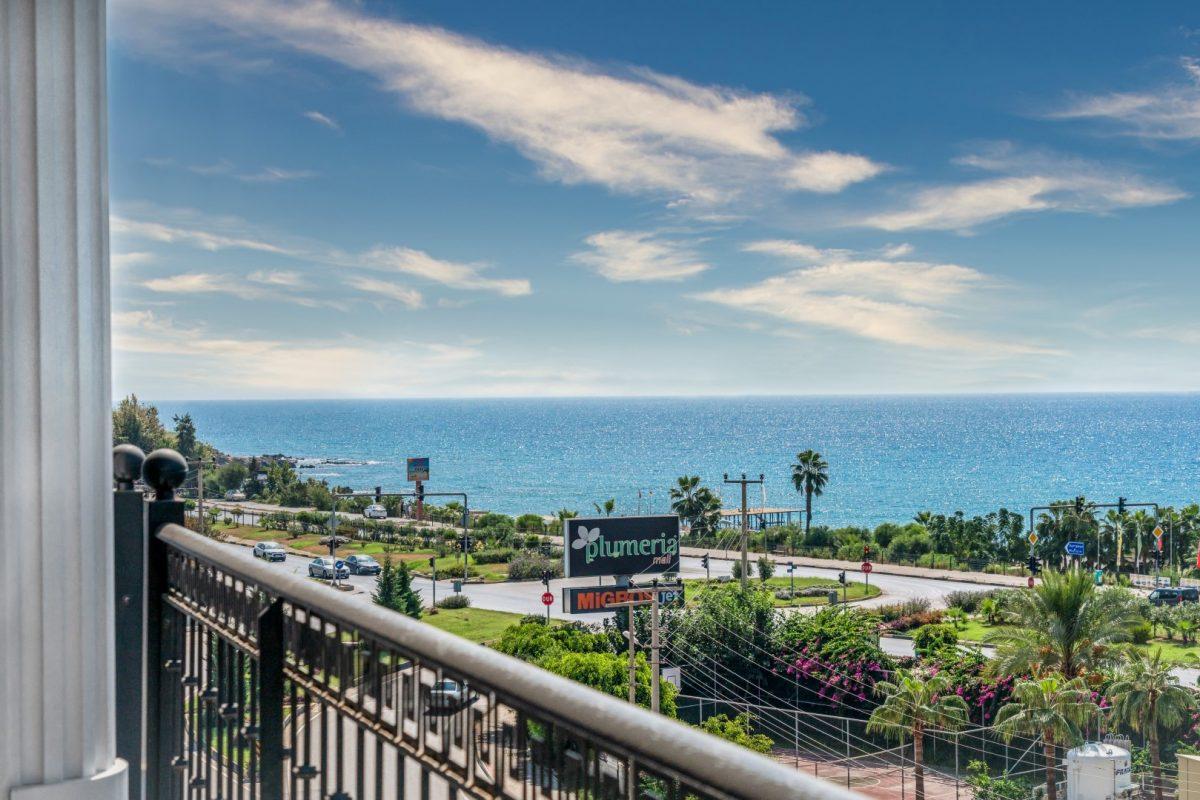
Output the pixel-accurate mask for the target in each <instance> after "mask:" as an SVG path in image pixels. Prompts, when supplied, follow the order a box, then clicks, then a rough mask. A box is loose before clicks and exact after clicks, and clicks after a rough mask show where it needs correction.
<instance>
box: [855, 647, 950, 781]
mask: <svg viewBox="0 0 1200 800" xmlns="http://www.w3.org/2000/svg"><path fill="white" fill-rule="evenodd" d="M875 691H877V692H879V693H880V694H882V695H884V696H885V699H884V701H883V703H882V704H880V705H878V706H876V708H875V710H874V711H873V712H871V718H870V719H869V720H867V732H868V733H882V734H883V735H884V736H887V737H888V738H891V739H895V740H897V741H899V742H901V743H903V742H905V741H906V740H907V739H909V738H910V737H911V738H912V740H913V776H914V779H915V781H916V789H917V794H916V798H917V800H925V760H924V752H925V741H924V740H925V729H926V728H940V729H942V730H947V731H950V730H956V729H958V728H961V727H963V726H964V725H966V724H967V703H966V701H965V700H963V699H962V698H961V697H959V696H958V695H957V694H955V693H954V690H953V687H952V686H951V685H950V680H949V678H947V677H945V676H942V675H927V674H921V675H918V674H916V673H915V672H912V671H910V670H903V669H898V670H896V672H895V679H894V680H892V681H880V682H879V683H877V684H875Z"/></svg>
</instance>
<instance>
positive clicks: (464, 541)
mask: <svg viewBox="0 0 1200 800" xmlns="http://www.w3.org/2000/svg"><path fill="white" fill-rule="evenodd" d="M458 543H459V544H460V545H461V546H462V549H463V552H464V553H465V552H467V551H469V550H470V549H471V537H470V536H466V535H464V536H460V537H459V539H458Z"/></svg>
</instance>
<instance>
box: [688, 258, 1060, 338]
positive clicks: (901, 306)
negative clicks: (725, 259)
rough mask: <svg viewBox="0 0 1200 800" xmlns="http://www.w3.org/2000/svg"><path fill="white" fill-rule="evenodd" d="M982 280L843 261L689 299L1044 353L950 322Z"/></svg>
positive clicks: (901, 264)
mask: <svg viewBox="0 0 1200 800" xmlns="http://www.w3.org/2000/svg"><path fill="white" fill-rule="evenodd" d="M987 283H988V281H987V279H986V277H985V276H984V275H983V274H982V273H980V272H978V271H976V270H973V269H970V268H968V267H962V266H958V265H956V264H933V263H926V262H920V261H883V260H854V259H844V260H831V261H827V262H825V263H821V264H818V265H816V266H811V267H804V268H802V269H797V270H794V271H792V272H788V273H785V274H783V275H778V276H775V277H772V278H768V279H766V280H763V281H760V282H758V283H754V284H751V285H749V286H744V287H741V288H727V289H717V290H713V291H708V292H703V293H700V294H697V295H695V298H696V299H699V300H703V301H706V302H710V303H716V304H719V305H722V306H725V307H728V308H733V309H737V310H738V311H741V312H746V313H749V314H752V315H763V314H766V315H769V316H772V317H775V318H777V319H780V320H784V321H785V322H787V323H790V324H793V325H796V326H797V327H801V328H804V327H816V328H823V329H827V330H834V331H840V332H844V333H849V334H852V335H854V336H858V337H861V338H864V339H871V340H875V341H880V342H886V343H888V344H893V345H898V346H903V347H915V348H920V349H923V350H949V351H960V352H970V353H974V354H979V355H985V354H990V355H1015V354H1034V353H1038V354H1045V353H1048V352H1050V351H1047V350H1046V349H1044V348H1041V347H1037V346H1034V345H1028V344H1022V343H1019V342H1013V341H1001V340H998V339H995V338H989V337H986V336H982V335H979V334H975V333H971V332H964V331H962V330H959V329H958V328H957V327H956V326H954V325H953V324H952V322H953V318H952V315H951V314H950V313H949V312H948V310H947V309H948V307H949V306H950V305H951V303H962V302H964V301H965V300H966V298H967V296H968V295H969V293H970V292H971V291H973V290H975V289H977V288H979V287H982V286H985V285H987Z"/></svg>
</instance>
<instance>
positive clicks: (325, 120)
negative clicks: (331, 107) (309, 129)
mask: <svg viewBox="0 0 1200 800" xmlns="http://www.w3.org/2000/svg"><path fill="white" fill-rule="evenodd" d="M303 116H304V118H305V119H310V120H312V121H313V122H315V123H317V124H318V125H324V126H325V127H326V128H329V130H331V131H337V132H338V133H341V131H342V126H341V125H340V124H339V123H338V121H337V120H336V119H334V118H333V117H331V116H329V115H328V114H322V113H321V112H320V111H305V112H304V115H303Z"/></svg>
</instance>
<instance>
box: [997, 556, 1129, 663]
mask: <svg viewBox="0 0 1200 800" xmlns="http://www.w3.org/2000/svg"><path fill="white" fill-rule="evenodd" d="M1005 606H1006V609H1005V616H1006V617H1007V618H1008V619H1009V621H1011V622H1012V623H1013V624H1012V625H1006V626H1004V627H1003V628H999V629H997V630H995V631H992V632H991V633H989V634H988V635H987V637H986V641H988V642H989V643H991V644H995V645H996V646H997V650H996V658H995V659H993V661H992V662H991V668H992V670H993V671H994V673H995V674H998V675H1020V674H1026V673H1037V674H1040V673H1046V672H1050V671H1057V672H1061V673H1062V674H1063V676H1064V677H1065V678H1067V679H1068V680H1070V679H1072V678H1075V677H1078V676H1080V675H1081V674H1083V673H1084V672H1086V671H1088V670H1094V669H1100V668H1103V667H1107V666H1111V665H1114V664H1116V663H1118V662H1119V661H1120V652H1119V650H1118V649H1116V648H1114V647H1113V645H1115V644H1117V643H1119V642H1123V641H1126V640H1127V639H1128V638H1129V629H1130V626H1131V625H1133V624H1134V623H1136V622H1137V620H1138V619H1139V616H1138V612H1137V608H1136V607H1135V606H1134V605H1133V603H1131V602H1130V600H1129V598H1128V596H1127V595H1126V594H1125V593H1123V592H1099V591H1096V587H1095V585H1094V584H1093V581H1092V578H1091V576H1090V575H1088V574H1087V573H1086V572H1083V571H1082V570H1074V569H1073V570H1069V571H1067V572H1046V573H1044V575H1043V577H1042V581H1041V583H1040V584H1039V585H1038V586H1036V587H1034V588H1033V589H1018V590H1017V591H1015V592H1012V593H1011V594H1010V595H1008V596H1007V597H1006V602H1005Z"/></svg>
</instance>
